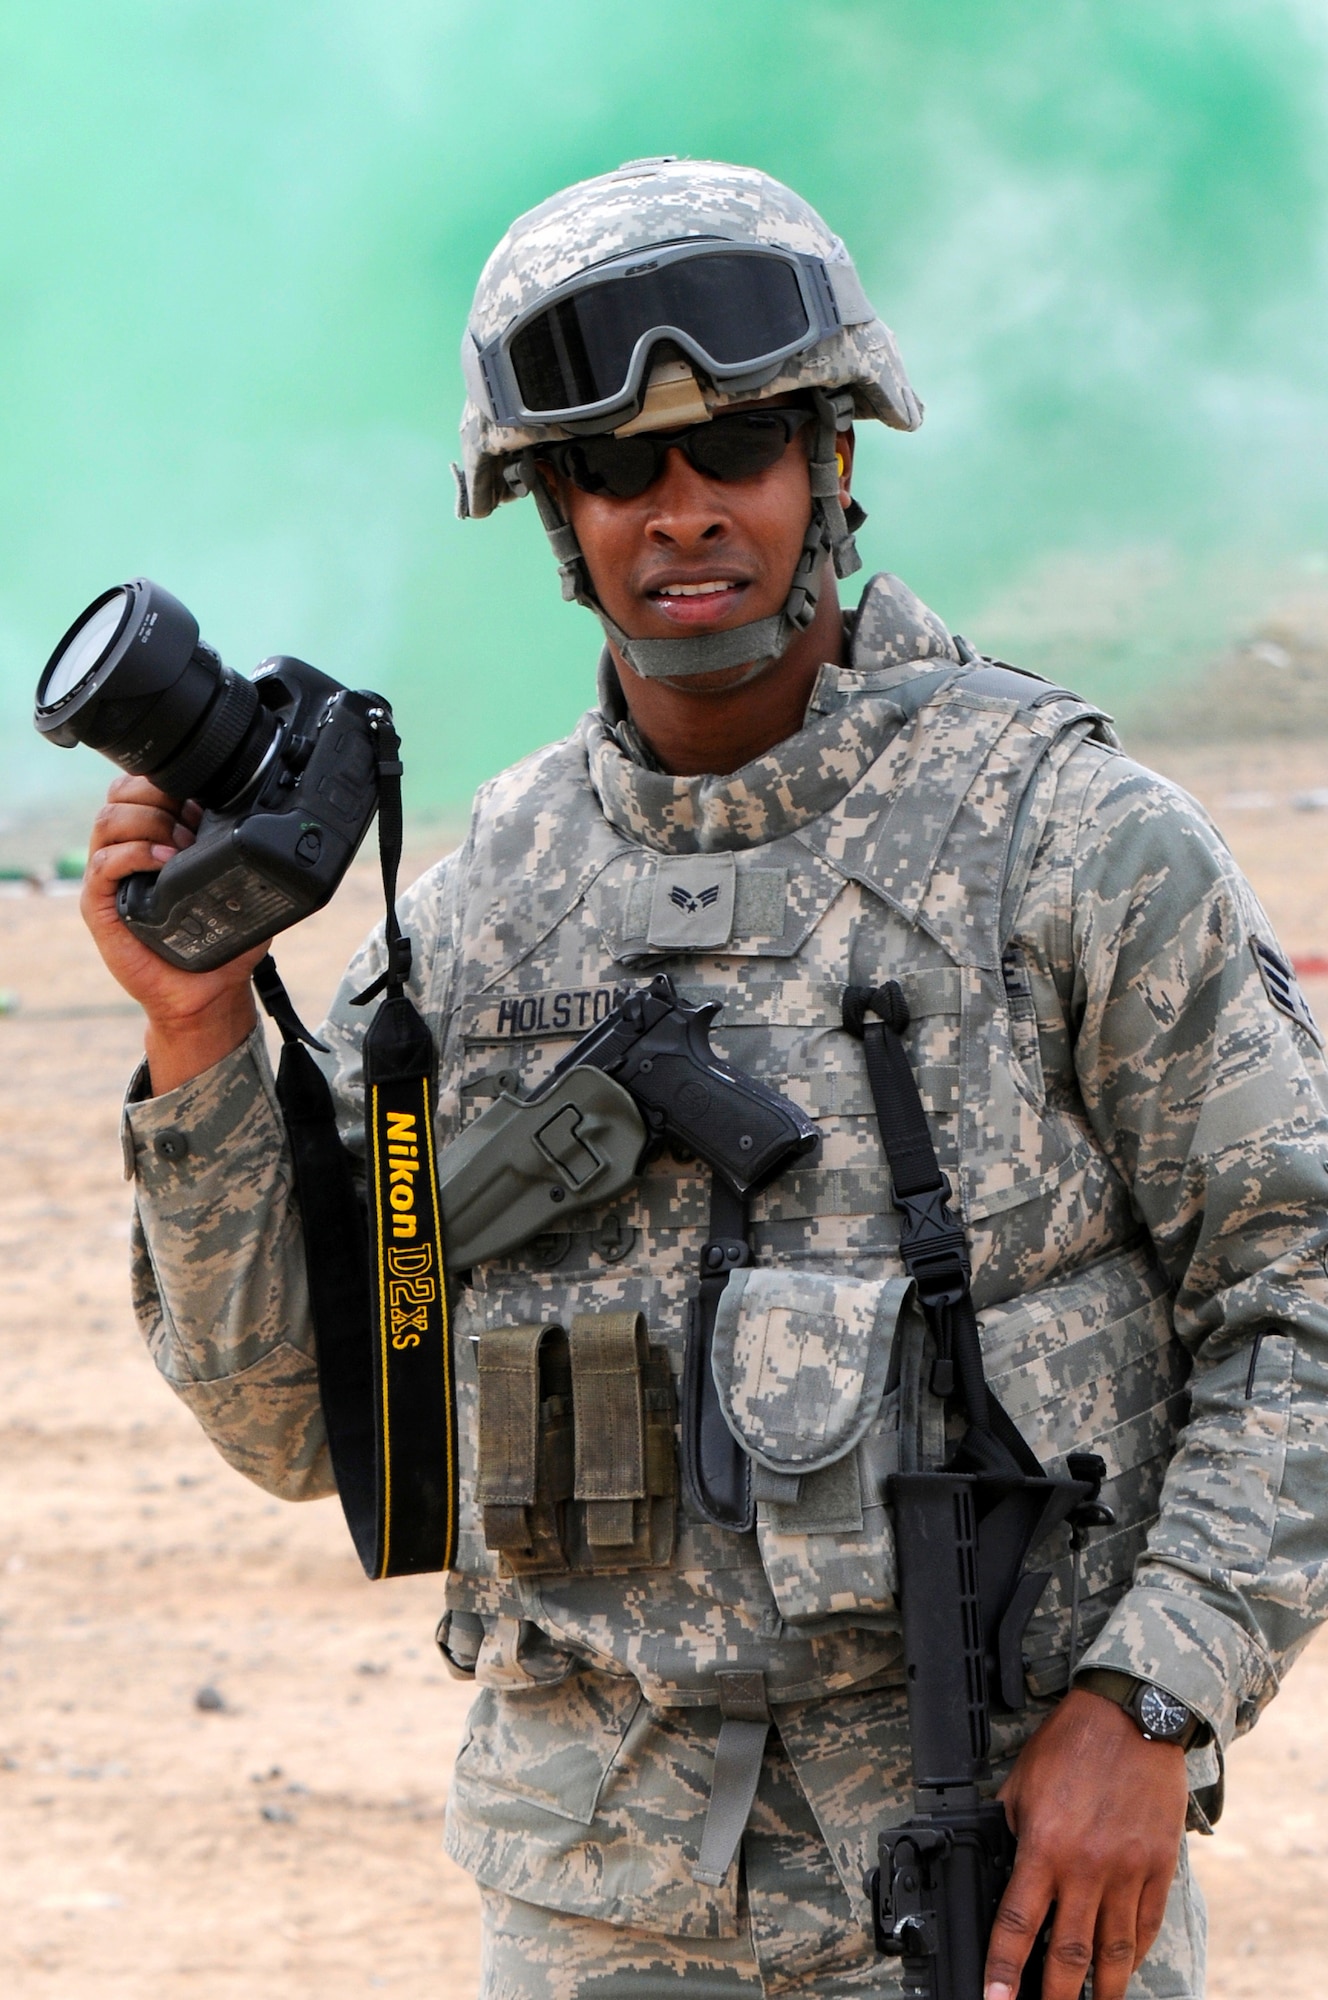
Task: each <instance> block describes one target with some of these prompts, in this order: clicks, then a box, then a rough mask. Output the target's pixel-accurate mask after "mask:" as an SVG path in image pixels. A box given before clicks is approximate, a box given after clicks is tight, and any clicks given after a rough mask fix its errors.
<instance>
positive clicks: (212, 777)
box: [33, 576, 280, 809]
mask: <svg viewBox="0 0 1328 2000" xmlns="http://www.w3.org/2000/svg"><path fill="white" fill-rule="evenodd" d="M33 719H34V721H35V722H36V725H37V728H38V729H39V730H40V731H41V733H42V735H43V736H46V737H49V738H50V740H51V741H52V742H53V743H58V744H60V745H61V746H62V747H63V748H65V749H72V747H73V746H74V744H76V743H86V744H87V745H88V746H89V748H90V749H93V750H100V751H101V753H102V755H103V756H105V757H109V758H110V759H111V761H112V763H114V764H118V765H119V766H120V769H121V770H122V771H130V772H133V773H135V774H138V775H142V776H144V777H148V778H151V780H152V782H153V784H154V785H157V786H159V787H160V789H161V790H162V791H163V792H165V793H167V794H168V796H169V797H171V798H175V799H186V798H190V799H197V800H198V801H199V802H200V804H202V805H205V806H211V807H213V808H214V809H220V808H221V807H223V806H226V805H228V804H230V803H232V802H233V801H235V800H237V799H239V798H240V797H242V796H243V794H244V793H245V791H246V790H247V789H248V787H249V786H250V785H251V784H252V783H253V780H254V779H255V778H256V777H257V775H258V773H259V771H260V770H261V769H262V767H263V765H264V764H265V763H266V761H267V759H268V757H269V755H270V754H271V752H272V749H273V746H274V744H275V742H276V739H277V735H278V731H279V728H280V724H279V723H278V721H277V719H276V717H275V716H274V715H273V714H272V713H271V712H270V711H269V710H268V709H267V708H265V707H264V706H263V704H262V703H261V702H260V700H259V698H258V692H257V690H256V688H255V687H254V684H253V682H252V681H249V680H246V679H245V678H244V677H243V676H242V675H240V674H236V673H233V672H232V671H231V669H230V668H229V667H227V666H223V665H222V662H221V660H220V658H219V657H218V655H217V654H216V653H215V652H214V651H213V649H212V648H211V646H209V645H208V644H207V643H206V642H205V641H204V640H202V639H200V637H199V631H198V621H197V619H196V618H195V617H194V616H193V614H192V612H190V611H187V610H186V609H185V607H184V605H183V604H181V602H180V600H179V598H178V597H172V596H171V593H170V592H169V591H168V590H163V589H162V587H161V585H160V584H157V583H152V582H150V581H149V580H148V578H147V577H141V576H140V577H135V578H134V580H133V581H132V582H130V583H126V584H122V585H119V586H118V587H117V588H116V589H114V590H107V591H103V592H102V594H101V596H100V597H98V598H95V599H94V600H93V602H92V603H91V604H90V605H89V606H88V607H87V609H86V611H84V612H83V613H82V615H81V616H80V617H78V618H76V619H75V620H74V623H73V624H72V625H71V626H70V628H69V630H68V631H67V632H66V633H65V636H64V638H63V639H62V640H61V641H60V643H59V645H58V646H57V647H56V649H55V651H54V652H53V653H52V655H51V657H50V659H49V660H48V661H47V663H46V667H45V669H44V671H43V673H42V676H41V679H40V680H39V681H38V683H37V707H36V713H35V716H34V718H33Z"/></svg>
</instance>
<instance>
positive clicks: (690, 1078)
mask: <svg viewBox="0 0 1328 2000" xmlns="http://www.w3.org/2000/svg"><path fill="white" fill-rule="evenodd" d="M721 1011H722V1008H721V1004H720V1002H719V1001H710V1002H708V1003H707V1004H705V1005H704V1006H700V1007H693V1006H691V1005H690V1004H689V1002H687V1001H686V1000H680V999H679V997H678V995H677V994H676V993H675V991H674V989H673V981H672V980H671V979H670V978H669V976H668V974H667V973H666V972H661V973H658V974H657V975H656V976H655V978H654V979H652V980H651V982H650V984H649V986H642V987H638V989H637V990H636V992H635V993H629V994H628V996H627V998H626V999H625V1000H624V1001H623V1003H622V1005H621V1006H620V1007H618V1008H616V1009H615V1011H614V1012H613V1013H612V1014H609V1015H606V1017H605V1018H604V1020H603V1021H601V1022H600V1023H599V1024H598V1026H596V1027H594V1028H592V1029H591V1030H590V1032H589V1034H587V1035H583V1036H582V1037H581V1040H580V1041H579V1042H578V1043H577V1044H576V1046H575V1048H573V1049H570V1050H569V1051H568V1053H567V1054H566V1055H565V1056H564V1057H563V1059H562V1061H561V1062H560V1063H559V1064H558V1065H557V1067H556V1068H555V1069H554V1071H553V1073H552V1075H551V1076H550V1078H549V1085H552V1084H553V1083H554V1082H556V1081H557V1079H558V1078H560V1077H562V1076H565V1075H566V1074H567V1072H568V1071H569V1070H573V1069H580V1068H585V1067H588V1068H591V1069H598V1070H602V1071H603V1072H604V1074H605V1075H606V1076H611V1077H612V1078H613V1079H614V1081H615V1082H616V1083H620V1084H622V1086H623V1088H624V1089H626V1090H629V1091H630V1092H631V1094H632V1096H633V1098H634V1099H635V1100H636V1105H637V1109H638V1110H639V1111H640V1113H641V1116H642V1117H643V1118H644V1120H645V1123H646V1127H647V1130H648V1131H649V1133H650V1134H651V1136H652V1137H654V1138H657V1139H663V1140H669V1141H671V1142H672V1143H673V1144H674V1145H675V1146H677V1147H679V1148H680V1149H682V1150H685V1151H687V1152H690V1153H695V1154H696V1156H697V1157H698V1159H702V1160H704V1161H705V1163H706V1165H707V1166H708V1167H711V1168H712V1169H713V1170H714V1172H715V1173H717V1174H718V1175H719V1177H720V1179H721V1180H722V1181H724V1182H726V1183H727V1185H728V1186H729V1187H730V1188H731V1189H732V1191H733V1193H734V1194H735V1195H737V1196H738V1198H739V1200H743V1201H745V1200H746V1199H747V1198H748V1196H750V1195H752V1194H755V1193H756V1192H757V1190H758V1189H759V1188H763V1187H765V1185H766V1184H767V1182H769V1181H772V1180H773V1179H774V1178H775V1176H776V1174H779V1173H782V1172H783V1170H784V1168H785V1167H787V1166H789V1165H791V1164H792V1162H793V1161H794V1160H798V1159H802V1158H804V1157H805V1156H806V1155H807V1154H809V1153H812V1152H814V1151H815V1149H816V1146H817V1143H818V1141H819V1136H820V1135H819V1133H818V1132H817V1129H816V1127H815V1125H814V1124H813V1123H812V1121H811V1119H810V1118H808V1117H806V1116H805V1114H804V1113H803V1112H801V1111H799V1109H798V1107H797V1105H796V1104H790V1102H789V1100H788V1099H787V1097H781V1096H780V1095H779V1093H778V1092H777V1091H774V1090H770V1089H768V1088H767V1087H766V1085H765V1084H763V1083H758V1082H757V1080H756V1078H755V1077H754V1076H747V1075H744V1073H743V1072H742V1071H741V1070H736V1069H733V1068H731V1067H730V1065H729V1064H728V1063H726V1062H721V1061H720V1059H719V1057H718V1056H717V1055H716V1054H715V1052H714V1050H713V1049H712V1048H711V1046H710V1024H711V1022H712V1021H713V1020H714V1019H715V1016H716V1015H717V1014H719V1013H720V1012H721ZM545 1087H546V1088H547V1087H548V1086H547V1085H546V1086H545ZM541 1094H542V1093H541Z"/></svg>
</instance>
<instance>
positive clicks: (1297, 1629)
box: [1068, 757, 1328, 1743]
mask: <svg viewBox="0 0 1328 2000" xmlns="http://www.w3.org/2000/svg"><path fill="white" fill-rule="evenodd" d="M1068 920H1069V929H1070V936H1069V962H1070V965H1071V966H1072V975H1071V976H1072V985H1071V990H1070V993H1069V995H1068V999H1069V1008H1068V1013H1069V1020H1070V1027H1071V1033H1072V1035H1073V1037H1074V1056H1073V1060H1074V1064H1075V1068H1076V1070H1077V1073H1078V1079H1079V1088H1080V1092H1081V1095H1082V1100H1083V1104H1084V1106H1085V1107H1086V1110H1087V1114H1088V1118H1089V1120H1090V1122H1091V1124H1092V1126H1093V1128H1094V1130H1095V1132H1096V1134H1097V1136H1098V1138H1099V1140H1100V1141H1101V1143H1102V1144H1103V1146H1104V1147H1105V1148H1106V1150H1107V1151H1108V1153H1109V1154H1110V1156H1111V1157H1112V1158H1113V1160H1114V1162H1115V1164H1116V1165H1117V1167H1118V1168H1119V1170H1120V1172H1121V1174H1122V1175H1123V1176H1124V1178H1125V1181H1126V1183H1127V1185H1128V1187H1129V1188H1130V1190H1131V1194H1132V1197H1133V1201H1134V1205H1135V1208H1136V1211H1137V1213H1138V1216H1139V1218H1140V1221H1141V1222H1142V1224H1143V1225H1144V1226H1145V1227H1146V1228H1147V1230H1148V1232H1149V1234H1150V1235H1151V1237H1152V1240H1153V1243H1154V1245H1155V1246H1156V1249H1157V1252H1158V1255H1159V1257H1160V1259H1161V1261H1162V1264H1163V1266H1164V1268H1165V1270H1166V1272H1167V1274H1168V1276H1169V1278H1170V1280H1171V1282H1172V1284H1173V1286H1174V1288H1175V1325H1176V1332H1177V1335H1178V1337H1179V1338H1180V1340H1181V1341H1183V1343H1184V1344H1185V1346H1186V1348H1187V1349H1188V1350H1189V1352H1190V1354H1191V1356H1192V1357H1193V1369H1192V1374H1191V1378H1190V1383H1189V1390H1190V1399H1191V1400H1190V1411H1189V1417H1188V1420H1187V1422H1186V1425H1185V1427H1184V1429H1183V1431H1182V1434H1181V1437H1180V1441H1179V1444H1178V1448H1177V1450H1176V1453H1175V1456H1174V1458H1173V1460H1172V1462H1171V1465H1170V1468H1169V1470H1168V1473H1167V1477H1166V1481H1165V1484H1164V1487H1163V1491H1162V1498H1161V1507H1160V1513H1159V1517H1158V1520H1157V1522H1156V1524H1155V1525H1154V1527H1153V1529H1152V1532H1151V1533H1150V1535H1149V1538H1148V1544H1147V1548H1146V1550H1145V1553H1144V1554H1143V1556H1142V1558H1141V1559H1140V1562H1139V1564H1138V1567H1137V1569H1136V1572H1135V1577H1134V1582H1133V1585H1132V1587H1131V1589H1130V1590H1129V1591H1128V1592H1127V1593H1126V1595H1125V1597H1124V1598H1123V1599H1122V1601H1121V1603H1120V1604H1119V1605H1118V1606H1117V1608H1116V1610H1115V1611H1114V1613H1113V1614H1112V1616H1111V1618H1110V1620H1109V1621H1108V1623H1107V1625H1106V1626H1105V1628H1104V1629H1103V1631H1102V1633H1101V1634H1100V1636H1099V1637H1098V1639H1097V1640H1096V1641H1095V1643H1094V1644H1093V1646H1092V1647H1091V1648H1090V1649H1089V1651H1088V1653H1087V1654H1086V1655H1085V1656H1084V1659H1083V1662H1082V1665H1083V1666H1085V1667H1087V1666H1105V1667H1115V1668H1119V1669H1122V1670H1124V1671H1125V1672H1128V1673H1132V1674H1135V1675H1138V1676H1140V1677H1142V1678H1145V1679H1150V1680H1154V1681H1157V1682H1158V1683H1159V1684H1160V1685H1162V1686H1164V1687H1167V1688H1169V1689H1171V1690H1172V1691H1173V1692H1174V1693H1176V1694H1177V1695H1179V1696H1180V1697H1181V1698H1182V1699H1183V1700H1185V1701H1186V1702H1187V1703H1188V1704H1189V1705H1190V1706H1191V1707H1192V1708H1193V1709H1195V1710H1196V1711H1197V1712H1198V1713H1199V1714H1201V1715H1203V1716H1204V1717H1205V1718H1206V1720H1207V1721H1208V1722H1209V1723H1210V1724H1211V1725H1212V1727H1213V1729H1214V1732H1215V1734H1216V1736H1217V1738H1218V1740H1219V1742H1221V1743H1226V1742H1227V1741H1229V1740H1230V1738H1231V1737H1232V1736H1233V1735H1234V1734H1236V1733H1237V1732H1238V1731H1241V1730H1243V1729H1246V1728H1248V1727H1250V1725H1251V1724H1252V1723H1253V1721H1254V1720H1255V1718H1256V1716H1257V1715H1258V1713H1259V1711H1260V1709H1261V1708H1262V1706H1263V1704H1264V1703H1265V1702H1267V1701H1268V1700H1269V1699H1270V1698H1271V1697H1272V1695H1273V1694H1274V1693H1275V1692H1276V1690H1277V1687H1278V1684H1279V1681H1280V1678H1281V1676H1282V1674H1283V1673H1284V1672H1285V1670H1286V1668H1287V1666H1288V1665H1289V1664H1290V1662H1291V1661H1292V1660H1293V1659H1294V1658H1295V1656H1296V1654H1297V1652H1298V1651H1299V1649H1300V1648H1301V1647H1302V1646H1303V1645H1304V1644H1305V1642H1306V1641H1307V1639H1308V1638H1309V1637H1310V1635H1311V1633H1312V1631H1313V1630H1314V1628H1315V1626H1316V1624H1317V1623H1318V1622H1319V1621H1320V1620H1321V1619H1322V1618H1323V1617H1324V1616H1325V1614H1326V1613H1328V1275H1326V1274H1325V1251H1326V1249H1328V1117H1326V1116H1325V1102H1326V1100H1328V1077H1326V1073H1325V1065H1324V1058H1323V1052H1322V1045H1321V1041H1320V1039H1319V1036H1318V1032H1317V1030H1316V1029H1315V1027H1314V1025H1313V1021H1312V1019H1311V1017H1310V1016H1309V1014H1308V1010H1307V1009H1306V1008H1305V1005H1304V1002H1303V1000H1302V999H1301V997H1300V995H1299V992H1298V989H1297V988H1296V985H1295V979H1294V975H1293V974H1292V973H1291V970H1290V967H1289V965H1287V963H1286V961H1285V960H1284V959H1283V958H1282V955H1281V953H1280V951H1279V950H1278V947H1277V944H1276V940H1275V938H1274V936H1273V933H1272V930H1271V927H1270V926H1269V923H1268V920H1267V918H1266V917H1265V915H1264V913H1263V912H1262V910H1261V909H1260V908H1259V905H1258V903H1257V902H1256V900H1255V898H1254V896H1253V893H1252V892H1251V890H1250V888H1249V886H1248V884H1247V883H1246V882H1245V881H1244V879H1243V877H1242V876H1241V875H1240V873H1239V871H1238V869H1237V868H1236V866H1235V863H1234V861H1233V860H1232V857H1231V855H1230V854H1229V853H1228V851H1227V849H1226V847H1225V846H1224V845H1223V843H1222V841H1221V839H1220V837H1219V836H1218V834H1217V833H1216V831H1215V830H1214V828H1213V827H1212V825H1211V824H1210V822H1209V821H1208V819H1207V818H1206V816H1205V815H1204V814H1203V812H1202V811H1201V809H1200V808H1199V807H1198V806H1197V805H1196V804H1195V803H1194V801H1193V800H1191V799H1189V798H1187V797H1186V796H1185V795H1184V794H1183V793H1181V792H1179V791H1177V790H1176V789H1175V788H1173V787H1172V786H1170V785H1168V784H1167V783H1166V782H1165V781H1164V780H1162V779H1160V778H1156V777H1154V776H1153V775H1152V774H1151V773H1149V772H1146V771H1143V770H1141V769H1140V768H1139V767H1138V766H1136V765H1133V764H1131V763H1130V762H1129V761H1128V760H1127V759H1125V758H1123V757H1111V758H1107V759H1104V760H1102V766H1101V769H1100V771H1099V773H1098V775H1097V776H1096V777H1095V779H1094V781H1093V783H1092V784H1091V785H1090V786H1089V787H1088V789H1087V791H1086V792H1085V794H1084V803H1083V809H1082V814H1081V817H1080V820H1079V829H1078V838H1077V841H1076V845H1075V860H1074V869H1073V881H1072V886H1071V890H1070V895H1069V908H1068Z"/></svg>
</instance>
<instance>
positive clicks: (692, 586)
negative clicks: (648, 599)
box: [658, 583, 737, 597]
mask: <svg viewBox="0 0 1328 2000" xmlns="http://www.w3.org/2000/svg"><path fill="white" fill-rule="evenodd" d="M736 588H737V585H736V584H732V583H666V584H665V585H664V586H663V588H662V589H661V590H660V591H659V593H658V594H659V596H660V597H713V596H714V595H715V593H716V591H720V590H735V589H736Z"/></svg>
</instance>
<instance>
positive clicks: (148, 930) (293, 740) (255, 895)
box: [117, 657, 389, 972]
mask: <svg viewBox="0 0 1328 2000" xmlns="http://www.w3.org/2000/svg"><path fill="white" fill-rule="evenodd" d="M253 686H254V688H255V690H256V691H257V694H258V698H259V701H260V703H261V704H262V706H263V707H264V708H265V709H267V710H268V712H269V713H270V714H271V715H272V716H273V717H274V719H275V720H276V721H277V722H278V723H279V724H280V729H279V732H278V734H277V736H276V738H275V740H274V743H273V746H272V750H271V753H270V755H269V757H268V760H267V762H266V764H265V765H264V767H263V769H262V771H261V772H260V773H259V775H258V778H257V779H256V781H254V783H253V786H252V788H251V790H250V793H249V795H248V797H247V798H246V799H245V800H244V802H243V804H242V805H241V806H240V807H239V808H238V809H235V808H232V809H230V810H220V811H218V810H214V809H212V808H205V809H204V812H203V817H202V820H201V821H200V822H199V826H198V831H197V834H196V836H195V839H194V844H193V846H192V847H186V848H185V849H184V851H183V852H182V853H180V854H177V855H176V856H175V858H174V859H173V860H171V861H168V862H167V863H166V865H165V867H164V868H163V869H162V870H161V872H160V874H157V875H130V876H127V877H126V879H125V880H124V881H123V882H122V883H121V884H120V892H119V897H118V899H117V907H118V909H119V912H120V915H121V916H122V917H123V919H124V921H125V923H126V924H127V925H128V927H129V929H130V930H131V931H132V932H133V933H134V935H135V937H139V938H141V939H142V940H143V942H144V944H146V945H149V946H151V948H152V950H153V951H155V952H156V953H157V955H158V957H159V958H164V959H165V960H166V961H167V963H168V964H170V965H178V966H179V967H180V968H181V970H182V971H185V972H210V971H211V970H212V968H213V967H214V966H218V965H224V964H225V963H226V962H227V960H228V959H232V958H238V957H239V955H240V953H241V952H242V951H247V950H248V949H249V947H250V946H251V945H255V944H260V943H261V942H262V941H263V939H264V938H269V937H271V936H272V934H273V932H274V931H282V930H286V929H287V928H288V927H289V926H290V925H291V924H297V923H299V921H300V920H301V918H302V917H307V916H310V915H312V913H313V912H314V911H315V910H321V909H322V907H323V905H324V904H325V903H326V902H328V901H329V900H330V899H331V897H332V896H333V895H334V893H335V892H336V889H337V887H338V884H339V883H340V881H341V878H342V876H343V875H344V874H345V872H346V870H347V868H348V867H349V866H350V864H351V862H352V861H353V859H354V858H355V853H356V850H357V849H358V847H359V845H360V842H361V841H362V840H363V839H364V836H365V834H366V833H367V832H368V830H369V826H370V824H371V822H372V820H373V816H374V812H375V811H376V809H377V805H378V782H377V751H376V748H375V744H374V738H373V731H372V728H371V726H370V714H371V711H372V710H374V709H375V708H376V709H378V710H380V711H382V712H384V713H388V712H389V711H388V710H387V705H386V703H385V702H382V701H379V699H378V697H377V696H375V695H371V694H357V693H353V692H352V691H351V690H350V689H349V688H344V687H342V686H341V684H340V682H338V681H334V680H332V679H330V678H329V676H328V675H327V674H323V673H320V672H319V671H318V669H317V667H311V666H309V665H307V663H306V662H305V661H304V660H295V659H289V658H286V657H278V658H275V659H271V660H265V661H264V662H263V664H262V666H261V667H259V669H258V671H257V672H256V673H255V674H254V677H253Z"/></svg>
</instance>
